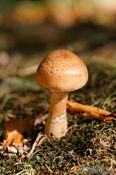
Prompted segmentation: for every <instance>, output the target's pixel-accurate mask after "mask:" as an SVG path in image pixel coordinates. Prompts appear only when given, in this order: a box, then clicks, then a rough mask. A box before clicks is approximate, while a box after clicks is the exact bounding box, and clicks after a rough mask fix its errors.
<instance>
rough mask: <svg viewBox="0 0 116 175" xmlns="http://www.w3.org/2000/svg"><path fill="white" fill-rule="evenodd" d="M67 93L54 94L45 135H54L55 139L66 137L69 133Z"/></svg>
mask: <svg viewBox="0 0 116 175" xmlns="http://www.w3.org/2000/svg"><path fill="white" fill-rule="evenodd" d="M67 97H68V93H67V92H52V94H51V104H50V109H49V115H48V119H47V122H46V125H45V134H46V135H47V136H50V134H53V136H54V137H55V138H60V137H62V136H64V135H65V134H66V132H67V116H66V102H67Z"/></svg>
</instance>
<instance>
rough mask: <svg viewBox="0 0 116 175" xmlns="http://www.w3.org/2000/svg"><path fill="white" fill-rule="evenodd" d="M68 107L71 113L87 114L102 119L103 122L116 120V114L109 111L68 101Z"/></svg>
mask: <svg viewBox="0 0 116 175" xmlns="http://www.w3.org/2000/svg"><path fill="white" fill-rule="evenodd" d="M67 107H68V109H69V111H71V112H80V113H86V114H89V115H91V116H93V117H94V118H97V119H101V120H116V118H115V117H116V114H112V113H111V112H109V111H106V110H103V109H100V108H97V107H94V106H89V105H83V104H80V103H77V102H71V101H67Z"/></svg>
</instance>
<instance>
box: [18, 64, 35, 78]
mask: <svg viewBox="0 0 116 175" xmlns="http://www.w3.org/2000/svg"><path fill="white" fill-rule="evenodd" d="M37 67H38V65H33V66H30V67H26V68H23V69H20V70H19V72H18V74H19V75H20V76H29V75H32V74H34V73H35V72H36V70H37Z"/></svg>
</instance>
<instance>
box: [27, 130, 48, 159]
mask: <svg viewBox="0 0 116 175" xmlns="http://www.w3.org/2000/svg"><path fill="white" fill-rule="evenodd" d="M45 139H46V138H45V136H43V135H42V134H40V133H39V134H38V135H37V138H36V140H35V142H34V143H33V145H32V148H31V150H30V152H29V153H28V155H27V157H28V158H29V157H30V156H31V155H32V154H33V152H34V150H35V147H36V146H37V145H38V146H40V145H41V144H42V143H43V141H44V140H45Z"/></svg>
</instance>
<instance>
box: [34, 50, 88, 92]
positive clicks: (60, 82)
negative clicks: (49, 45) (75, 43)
mask: <svg viewBox="0 0 116 175" xmlns="http://www.w3.org/2000/svg"><path fill="white" fill-rule="evenodd" d="M36 79H37V82H38V84H40V85H41V86H42V87H44V88H47V89H49V90H51V91H55V92H70V91H74V90H76V89H80V88H81V87H83V86H84V85H85V84H86V82H87V80H88V71H87V68H86V65H85V64H84V63H83V61H82V60H81V59H80V58H79V57H78V56H77V55H75V54H74V53H72V52H70V51H67V50H63V49H61V50H55V51H53V52H51V53H50V54H48V55H47V56H46V57H45V59H44V60H43V61H42V63H41V64H40V65H39V67H38V69H37V73H36Z"/></svg>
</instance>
